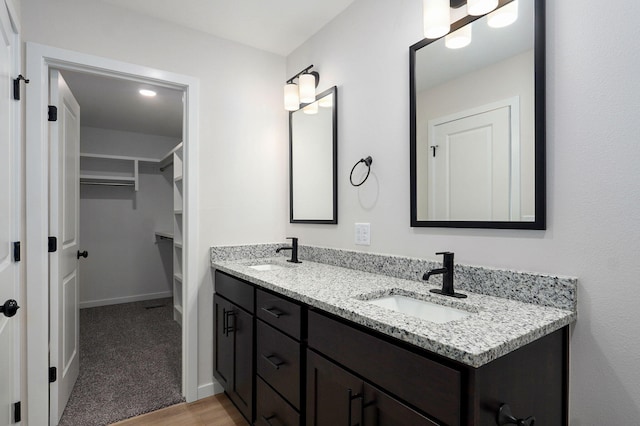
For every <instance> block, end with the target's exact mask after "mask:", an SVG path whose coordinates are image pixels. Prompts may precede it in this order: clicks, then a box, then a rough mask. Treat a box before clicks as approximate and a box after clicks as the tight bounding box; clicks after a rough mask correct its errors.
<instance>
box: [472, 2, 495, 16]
mask: <svg viewBox="0 0 640 426" xmlns="http://www.w3.org/2000/svg"><path fill="white" fill-rule="evenodd" d="M496 7H498V0H467V13H468V14H469V15H473V16H480V15H484V14H487V13H489V12H491V11H492V10H493V9H495V8H496Z"/></svg>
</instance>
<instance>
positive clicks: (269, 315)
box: [256, 290, 302, 340]
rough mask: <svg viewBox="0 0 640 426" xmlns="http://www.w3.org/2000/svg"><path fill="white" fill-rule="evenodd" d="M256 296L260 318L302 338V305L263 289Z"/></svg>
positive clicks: (294, 336) (296, 337)
mask: <svg viewBox="0 0 640 426" xmlns="http://www.w3.org/2000/svg"><path fill="white" fill-rule="evenodd" d="M256 297H257V302H256V311H257V316H258V318H260V319H261V320H263V321H264V322H266V323H268V324H271V325H272V326H274V327H275V328H277V329H278V330H281V331H284V332H285V333H287V334H288V335H290V336H291V337H293V338H295V339H296V340H300V329H301V322H302V321H301V319H300V318H301V311H302V308H301V307H300V305H298V304H296V303H294V302H290V301H288V300H286V299H284V298H282V297H280V296H276V295H274V294H271V293H267V292H266V291H262V290H257V296H256Z"/></svg>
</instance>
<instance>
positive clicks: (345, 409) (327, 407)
mask: <svg viewBox="0 0 640 426" xmlns="http://www.w3.org/2000/svg"><path fill="white" fill-rule="evenodd" d="M363 391H364V382H363V381H362V380H360V379H359V378H357V377H355V376H353V375H351V374H349V373H348V372H346V371H345V370H343V369H342V368H340V367H338V366H337V365H335V364H333V363H331V362H330V361H328V360H326V359H325V358H323V357H321V356H320V355H317V354H316V353H315V352H313V351H310V350H308V351H307V426H362V398H363Z"/></svg>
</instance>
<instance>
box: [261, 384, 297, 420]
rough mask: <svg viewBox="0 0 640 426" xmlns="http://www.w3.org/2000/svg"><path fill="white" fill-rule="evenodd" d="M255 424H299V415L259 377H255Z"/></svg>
mask: <svg viewBox="0 0 640 426" xmlns="http://www.w3.org/2000/svg"><path fill="white" fill-rule="evenodd" d="M256 392H257V395H256V398H257V401H256V423H255V424H256V425H257V426H276V425H279V426H280V425H281V426H299V425H300V415H299V414H298V413H297V412H296V410H294V409H293V408H291V406H290V405H289V404H287V402H286V401H285V400H284V399H282V397H281V396H280V395H278V394H277V393H276V392H275V391H274V390H273V389H271V388H270V387H269V385H267V384H266V383H265V382H264V381H263V380H262V379H261V378H260V377H257V378H256Z"/></svg>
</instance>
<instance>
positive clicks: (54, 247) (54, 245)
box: [47, 237, 58, 253]
mask: <svg viewBox="0 0 640 426" xmlns="http://www.w3.org/2000/svg"><path fill="white" fill-rule="evenodd" d="M47 247H48V250H49V253H55V252H57V251H58V239H57V238H56V237H49V241H48V242H47Z"/></svg>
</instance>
